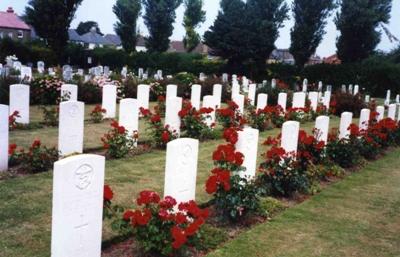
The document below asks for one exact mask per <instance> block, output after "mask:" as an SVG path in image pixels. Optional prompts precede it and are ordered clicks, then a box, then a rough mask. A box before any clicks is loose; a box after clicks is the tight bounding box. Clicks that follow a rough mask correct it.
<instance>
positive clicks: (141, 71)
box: [138, 68, 144, 79]
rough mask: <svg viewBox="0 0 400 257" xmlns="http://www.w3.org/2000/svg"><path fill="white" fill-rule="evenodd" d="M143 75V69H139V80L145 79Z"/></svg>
mask: <svg viewBox="0 0 400 257" xmlns="http://www.w3.org/2000/svg"><path fill="white" fill-rule="evenodd" d="M143 73H144V70H143V68H139V69H138V77H139V79H142V78H143Z"/></svg>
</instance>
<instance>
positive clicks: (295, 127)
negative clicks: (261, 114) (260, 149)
mask: <svg viewBox="0 0 400 257" xmlns="http://www.w3.org/2000/svg"><path fill="white" fill-rule="evenodd" d="M299 130H300V123H299V122H297V121H286V122H285V123H283V125H282V139H281V147H282V148H283V149H284V150H285V151H286V153H297V145H298V140H299Z"/></svg>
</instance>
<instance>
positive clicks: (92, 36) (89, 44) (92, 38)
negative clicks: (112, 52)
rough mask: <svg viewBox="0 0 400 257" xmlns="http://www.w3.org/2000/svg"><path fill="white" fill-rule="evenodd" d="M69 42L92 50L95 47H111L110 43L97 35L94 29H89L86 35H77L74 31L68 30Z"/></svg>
mask: <svg viewBox="0 0 400 257" xmlns="http://www.w3.org/2000/svg"><path fill="white" fill-rule="evenodd" d="M68 35H69V41H70V42H72V43H76V44H81V45H83V46H85V47H86V48H87V49H94V48H96V47H104V46H112V43H111V42H110V41H108V40H107V39H106V38H104V37H103V36H102V35H100V34H98V33H97V30H96V28H94V27H93V28H92V29H90V31H89V32H88V33H85V34H83V35H79V34H78V32H76V30H73V29H70V30H68Z"/></svg>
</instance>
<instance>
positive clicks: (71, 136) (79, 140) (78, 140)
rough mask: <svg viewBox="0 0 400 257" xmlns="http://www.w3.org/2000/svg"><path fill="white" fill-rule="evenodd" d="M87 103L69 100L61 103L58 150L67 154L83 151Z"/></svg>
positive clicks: (62, 153) (61, 153) (63, 154)
mask: <svg viewBox="0 0 400 257" xmlns="http://www.w3.org/2000/svg"><path fill="white" fill-rule="evenodd" d="M84 120H85V104H84V103H83V102H77V101H68V102H62V103H60V118H59V127H58V150H59V151H60V155H62V156H66V155H70V154H73V153H82V152H83V130H84Z"/></svg>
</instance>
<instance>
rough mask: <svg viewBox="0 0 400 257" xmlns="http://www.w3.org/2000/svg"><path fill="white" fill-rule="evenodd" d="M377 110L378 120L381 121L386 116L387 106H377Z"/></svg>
mask: <svg viewBox="0 0 400 257" xmlns="http://www.w3.org/2000/svg"><path fill="white" fill-rule="evenodd" d="M376 112H377V113H378V116H377V117H376V119H377V121H381V120H383V119H384V118H385V106H378V107H376Z"/></svg>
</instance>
